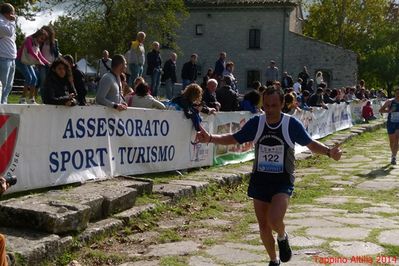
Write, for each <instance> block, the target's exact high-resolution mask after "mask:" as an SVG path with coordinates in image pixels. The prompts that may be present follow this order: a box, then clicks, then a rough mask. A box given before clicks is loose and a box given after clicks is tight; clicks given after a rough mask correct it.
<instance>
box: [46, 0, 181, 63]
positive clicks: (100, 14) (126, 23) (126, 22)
mask: <svg viewBox="0 0 399 266" xmlns="http://www.w3.org/2000/svg"><path fill="white" fill-rule="evenodd" d="M57 2H59V0H53V2H52V3H53V4H57ZM67 11H68V15H67V16H64V17H61V18H59V19H58V20H57V21H56V22H55V23H54V25H53V26H54V28H55V30H56V32H57V38H58V40H59V43H60V47H61V49H62V51H63V52H67V53H72V54H75V53H78V55H79V56H84V55H88V57H89V60H91V61H93V60H94V59H95V58H98V57H99V56H100V55H101V51H102V50H104V49H107V50H108V51H109V52H110V53H111V54H115V53H124V52H125V51H126V50H127V49H128V47H129V45H130V43H131V41H132V40H134V38H135V37H136V33H137V32H138V31H140V30H144V31H145V32H146V33H147V36H148V38H147V39H148V40H149V41H148V42H147V43H151V42H152V41H155V40H156V41H159V42H160V43H161V44H162V43H166V42H168V43H169V46H172V47H173V48H176V44H175V43H174V42H173V41H172V43H170V40H171V39H172V40H173V39H174V37H175V34H176V33H175V30H176V29H177V27H178V26H179V24H180V22H181V20H182V19H184V16H185V15H186V12H187V11H186V9H185V5H184V1H183V0H168V1H155V0H148V1H142V0H82V1H74V3H73V4H72V5H70V7H69V9H68V10H67Z"/></svg>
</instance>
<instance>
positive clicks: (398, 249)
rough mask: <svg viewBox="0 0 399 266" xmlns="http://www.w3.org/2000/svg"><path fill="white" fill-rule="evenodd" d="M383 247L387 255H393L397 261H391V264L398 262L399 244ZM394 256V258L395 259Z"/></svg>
mask: <svg viewBox="0 0 399 266" xmlns="http://www.w3.org/2000/svg"><path fill="white" fill-rule="evenodd" d="M382 247H383V248H384V249H385V254H384V255H385V256H392V257H394V258H396V259H395V261H393V260H392V261H391V264H396V263H398V262H399V257H398V254H399V246H393V245H382ZM394 258H392V259H394Z"/></svg>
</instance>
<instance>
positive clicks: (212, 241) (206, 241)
mask: <svg viewBox="0 0 399 266" xmlns="http://www.w3.org/2000/svg"><path fill="white" fill-rule="evenodd" d="M216 243H217V241H216V240H215V239H212V238H206V239H204V240H203V241H202V244H203V245H206V246H213V245H215V244H216Z"/></svg>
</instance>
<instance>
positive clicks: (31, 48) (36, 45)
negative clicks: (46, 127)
mask: <svg viewBox="0 0 399 266" xmlns="http://www.w3.org/2000/svg"><path fill="white" fill-rule="evenodd" d="M47 38H48V33H47V32H46V31H45V30H43V29H40V30H38V31H36V32H35V33H34V34H32V35H31V36H28V37H26V39H25V40H24V42H23V44H22V46H21V48H19V50H18V53H17V59H16V60H15V63H16V66H17V69H18V70H19V71H20V72H21V74H22V75H23V76H24V78H25V83H24V91H23V93H22V96H21V98H20V100H19V103H22V104H25V103H26V98H25V97H26V96H27V94H28V90H29V102H28V103H30V104H36V101H35V96H36V94H37V93H36V85H37V75H36V72H35V69H34V65H42V66H44V65H49V64H50V63H49V62H48V61H47V59H46V58H44V56H43V55H42V53H41V52H40V45H42V44H43V43H44V42H45V41H46V39H47Z"/></svg>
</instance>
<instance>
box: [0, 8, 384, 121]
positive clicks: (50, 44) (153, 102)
mask: <svg viewBox="0 0 399 266" xmlns="http://www.w3.org/2000/svg"><path fill="white" fill-rule="evenodd" d="M146 37H147V36H146V34H145V33H144V32H138V33H137V35H136V38H135V40H133V41H132V42H131V43H130V44H129V48H128V50H127V51H126V53H125V54H124V55H121V54H115V55H113V56H110V54H109V52H108V51H106V50H104V51H103V53H102V58H101V59H99V60H98V62H97V80H96V82H97V84H96V85H95V87H96V97H95V99H96V104H100V105H104V106H107V107H110V108H114V109H116V110H119V111H123V110H126V109H127V108H128V107H140V108H156V109H177V110H183V111H184V113H185V115H186V117H187V118H190V119H192V120H193V123H194V125H195V126H198V125H199V121H200V120H201V119H200V117H199V113H200V112H203V113H207V114H213V113H216V112H219V111H224V112H229V111H240V110H244V111H250V112H252V113H258V112H262V103H261V94H262V92H263V91H264V90H265V89H266V88H267V87H268V86H274V87H276V88H279V89H282V90H284V92H285V107H284V112H287V113H294V112H295V111H312V110H313V109H314V108H315V107H321V108H325V109H327V108H328V104H341V103H348V102H350V101H353V100H359V101H367V100H368V99H371V98H382V97H385V95H384V93H383V92H382V90H373V89H371V90H368V89H366V86H365V82H364V81H363V80H361V81H360V82H359V84H358V85H357V86H356V87H346V88H330V87H329V86H328V84H327V82H326V81H325V80H324V78H323V72H322V71H317V72H316V74H315V75H314V77H312V75H311V74H310V73H309V72H308V70H307V67H306V66H304V67H303V70H302V71H301V72H300V73H298V75H297V77H296V78H294V77H293V76H291V75H290V74H289V73H288V72H287V71H284V72H283V73H282V75H281V76H280V72H279V69H278V67H277V65H276V62H275V61H274V60H270V63H269V65H268V66H267V67H266V68H265V72H264V77H265V78H264V80H265V84H264V85H262V84H261V83H260V82H259V81H257V82H254V84H253V86H252V87H253V88H252V89H250V90H246V91H247V93H245V94H244V95H242V94H240V90H239V87H238V81H237V78H236V77H235V75H234V69H235V64H234V62H233V61H232V60H229V59H228V57H227V53H226V52H220V54H219V58H217V60H216V62H215V67H214V69H212V68H210V69H208V71H207V73H206V74H205V75H204V77H203V79H202V82H201V83H197V82H198V79H199V77H198V73H199V66H198V63H197V62H198V57H199V55H198V54H195V53H193V54H192V55H191V56H190V58H189V60H188V61H187V62H185V63H184V64H183V67H182V70H181V75H180V81H181V87H179V86H177V84H180V83H178V81H179V78H178V74H177V73H176V61H177V54H176V53H174V52H172V53H170V55H169V58H168V59H167V60H166V61H165V62H163V58H162V57H161V54H160V44H159V42H157V41H153V42H152V43H151V51H149V52H148V53H146V49H145V42H146ZM15 39H16V16H15V10H14V8H13V6H12V5H11V4H7V3H4V4H1V6H0V81H1V83H2V90H1V104H7V103H8V96H9V94H10V92H11V90H12V86H13V79H14V75H15V69H18V71H19V72H20V73H21V74H22V75H23V77H24V87H23V92H22V95H21V97H20V100H19V103H21V104H26V103H28V104H36V99H37V97H38V96H37V95H38V92H40V97H41V99H42V102H43V103H44V104H53V105H65V106H75V105H81V106H84V105H87V102H86V94H87V90H88V87H94V85H93V84H92V83H93V82H87V81H88V80H87V78H86V77H85V75H84V73H83V72H82V71H80V70H79V69H78V68H77V66H76V64H75V62H74V58H73V57H72V56H71V55H68V54H65V55H62V54H61V52H60V48H59V47H58V42H57V39H56V37H55V32H54V30H53V28H52V27H51V26H43V27H42V28H41V29H39V30H37V31H36V32H35V33H34V34H32V35H30V36H28V37H26V38H25V40H24V41H23V43H22V45H21V47H19V48H18V49H17V47H16V44H15ZM146 79H147V80H148V81H149V82H148V83H147V82H146ZM161 83H162V84H164V86H163V87H161ZM161 88H163V91H164V93H163V94H164V95H163V96H164V98H162V99H163V100H162V101H161V98H160V97H159V96H160V94H161V91H162V90H161ZM366 106H367V107H365V110H364V111H363V115H364V118H365V119H366V120H369V119H370V118H371V119H373V117H374V114H373V113H372V109H371V111H370V109H369V108H370V104H367V105H366Z"/></svg>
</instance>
